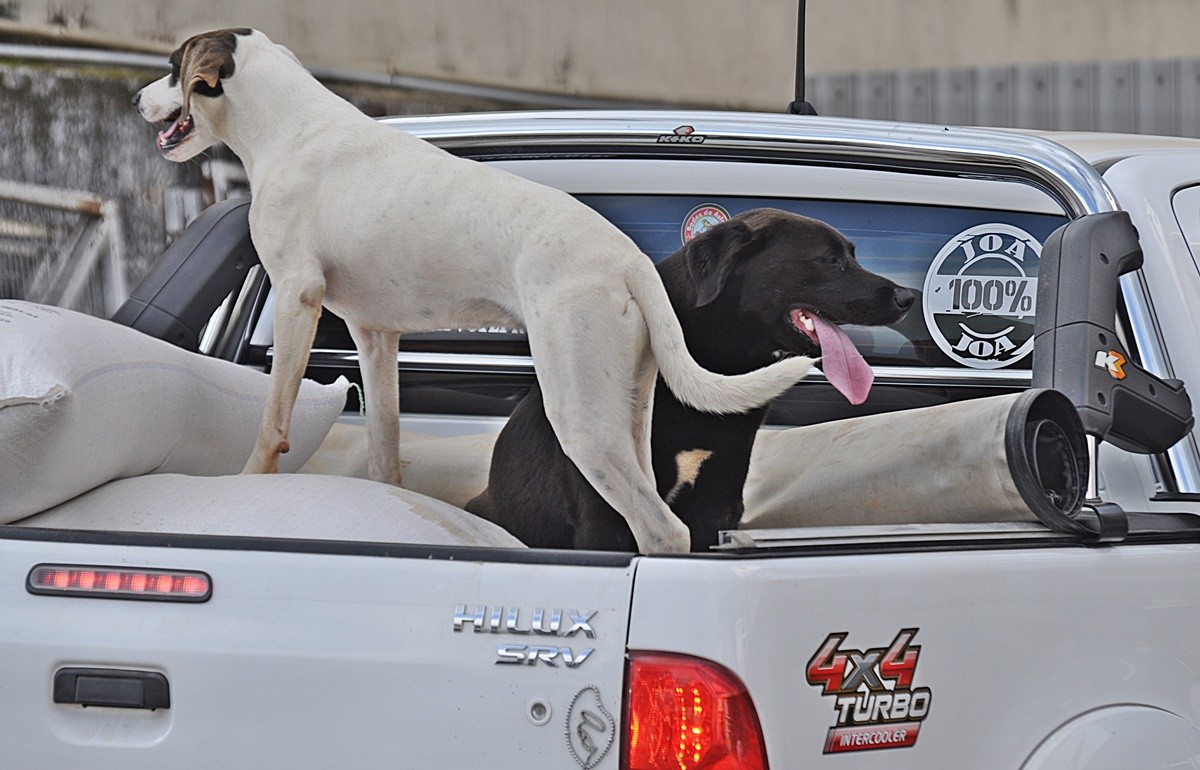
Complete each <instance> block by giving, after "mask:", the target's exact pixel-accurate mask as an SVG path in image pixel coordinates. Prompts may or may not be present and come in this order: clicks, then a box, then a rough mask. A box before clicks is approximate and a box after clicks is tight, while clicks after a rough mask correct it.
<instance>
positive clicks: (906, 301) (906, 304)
mask: <svg viewBox="0 0 1200 770" xmlns="http://www.w3.org/2000/svg"><path fill="white" fill-rule="evenodd" d="M892 301H893V302H895V303H896V307H898V308H900V309H901V310H903V311H904V312H906V313H907V312H908V309H909V308H910V307H912V306H913V303H914V302H916V301H917V295H916V294H913V293H912V292H911V291H909V290H908V289H906V288H904V287H903V286H900V287H897V288H896V290H895V291H893V292H892Z"/></svg>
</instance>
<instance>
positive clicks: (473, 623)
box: [451, 604, 598, 668]
mask: <svg viewBox="0 0 1200 770" xmlns="http://www.w3.org/2000/svg"><path fill="white" fill-rule="evenodd" d="M597 612H598V611H597V610H576V609H556V608H550V609H547V608H544V607H536V608H533V609H532V610H530V609H529V608H524V607H502V606H494V607H487V606H484V605H478V604H477V605H474V606H472V607H470V608H468V607H467V605H465V604H456V605H454V620H453V623H452V626H451V627H452V628H453V629H454V631H455V633H462V632H463V631H464V629H466V627H467V626H470V627H471V628H472V629H473V630H474V632H475V633H477V634H479V633H484V632H490V633H493V634H512V635H515V636H525V637H529V641H531V642H532V644H502V645H500V646H499V647H498V648H497V649H496V663H498V664H521V663H524V664H526V665H529V666H534V665H537V664H542V665H544V666H550V667H552V668H557V667H558V666H559V665H560V664H561V665H563V666H565V667H567V668H578V667H579V666H581V665H583V662H584V661H586V660H587V659H588V658H589V657H590V656H591V654H592V653H593V652H595V649H594V648H592V647H584V648H582V649H579V650H576V649H575V648H574V647H570V646H568V645H563V644H559V643H558V640H557V639H553V640H551V639H546V640H545V641H544V642H541V641H540V640H539V639H538V638H537V637H572V638H573V637H582V638H585V639H595V638H596V631H595V629H593V628H592V618H594V617H596V613H597ZM548 642H553V643H548Z"/></svg>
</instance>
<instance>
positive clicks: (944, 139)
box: [383, 110, 1118, 217]
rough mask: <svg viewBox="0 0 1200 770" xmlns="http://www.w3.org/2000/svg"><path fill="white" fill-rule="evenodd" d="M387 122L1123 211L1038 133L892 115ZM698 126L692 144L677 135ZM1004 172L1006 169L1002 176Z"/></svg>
mask: <svg viewBox="0 0 1200 770" xmlns="http://www.w3.org/2000/svg"><path fill="white" fill-rule="evenodd" d="M383 122H384V123H385V124H387V125H390V126H393V127H395V128H397V129H401V130H404V131H408V132H409V133H412V134H415V135H417V136H420V137H421V138H423V139H426V140H429V141H431V142H433V143H435V144H437V145H439V146H441V147H444V148H447V149H463V148H470V147H476V146H481V147H494V148H497V149H500V148H519V147H535V146H536V147H555V146H562V147H567V146H578V145H586V144H604V145H606V146H619V147H630V148H632V147H642V148H649V147H654V146H659V145H660V144H662V143H660V141H659V140H660V138H664V137H665V138H668V139H667V140H666V143H668V144H671V145H672V146H674V147H680V146H683V147H690V148H692V149H694V150H696V151H697V152H704V153H706V154H708V153H711V152H712V151H713V150H714V149H716V150H718V151H719V150H720V149H728V150H743V151H746V150H751V149H755V148H758V149H770V150H771V151H772V152H778V153H786V154H790V155H792V156H794V157H798V158H801V159H811V160H812V161H814V162H821V163H834V164H839V163H840V164H845V165H860V166H873V165H879V166H890V167H891V168H892V170H895V166H896V165H898V164H899V165H903V166H905V167H907V168H911V169H913V170H914V171H918V172H925V173H949V174H957V175H963V176H970V175H972V174H979V175H982V176H984V177H987V178H1005V177H1011V178H1013V179H1018V180H1022V181H1025V182H1028V183H1032V184H1035V185H1037V186H1039V187H1042V188H1043V189H1045V190H1046V192H1048V193H1049V194H1050V195H1052V196H1054V197H1055V198H1056V199H1057V200H1059V201H1060V202H1061V203H1062V204H1063V206H1064V208H1065V209H1066V210H1067V211H1068V212H1070V214H1071V215H1072V216H1073V217H1078V216H1083V215H1085V214H1094V213H1098V212H1103V211H1114V210H1116V209H1117V208H1118V205H1117V201H1116V197H1115V196H1114V195H1113V193H1112V191H1111V190H1110V189H1109V187H1108V185H1107V183H1105V181H1104V180H1103V179H1102V178H1101V176H1100V174H1099V173H1098V172H1097V171H1096V170H1095V169H1094V168H1092V167H1091V166H1090V165H1089V164H1088V163H1087V161H1085V160H1084V159H1083V158H1082V157H1081V156H1080V155H1078V154H1077V153H1075V152H1074V151H1072V150H1070V149H1068V148H1067V147H1064V146H1063V145H1061V144H1058V143H1057V142H1054V141H1052V140H1050V139H1047V138H1045V137H1042V136H1037V135H1033V134H1025V133H1018V132H1012V131H1004V130H999V129H983V128H964V127H957V126H937V125H925V124H919V123H897V122H891V121H874V120H858V119H845V118H825V117H814V116H804V117H800V116H791V115H782V114H780V115H776V114H769V113H746V112H706V111H683V110H663V111H607V110H594V111H565V110H564V111H554V112H505V113H475V114H469V115H437V116H430V117H420V118H410V117H404V118H387V119H385V120H384V121H383ZM682 126H689V127H691V128H692V129H693V133H692V134H691V136H694V137H703V140H702V141H699V140H698V139H697V140H696V141H695V142H694V143H692V144H682V145H681V144H676V143H674V142H671V141H669V137H671V136H672V135H673V132H674V129H675V128H677V127H682ZM997 169H1001V170H1002V171H1001V172H1000V173H999V174H997Z"/></svg>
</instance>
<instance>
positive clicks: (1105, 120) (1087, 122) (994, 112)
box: [808, 58, 1200, 136]
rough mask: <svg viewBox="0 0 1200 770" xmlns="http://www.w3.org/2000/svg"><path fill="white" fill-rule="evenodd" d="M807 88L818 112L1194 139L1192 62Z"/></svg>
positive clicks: (874, 79) (1038, 68)
mask: <svg viewBox="0 0 1200 770" xmlns="http://www.w3.org/2000/svg"><path fill="white" fill-rule="evenodd" d="M808 88H809V90H808V93H809V94H810V95H811V96H810V101H811V102H812V103H813V106H815V107H816V109H817V112H819V113H821V114H823V115H840V116H846V117H860V118H877V119H885V120H905V121H913V122H918V123H945V124H948V125H981V126H1013V127H1019V128H1048V129H1059V130H1074V131H1119V132H1133V133H1146V134H1162V135H1166V136H1172V135H1177V136H1200V58H1198V59H1174V60H1136V61H1133V60H1131V61H1102V62H1063V63H1057V64H1021V65H1014V66H1011V67H977V68H957V69H937V70H908V71H897V72H891V73H887V72H864V73H857V74H849V75H835V76H815V77H811V78H809V79H808Z"/></svg>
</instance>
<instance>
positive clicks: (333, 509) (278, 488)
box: [17, 474, 524, 548]
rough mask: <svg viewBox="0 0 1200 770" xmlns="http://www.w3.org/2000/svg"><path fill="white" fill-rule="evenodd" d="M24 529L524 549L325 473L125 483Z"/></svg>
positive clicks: (399, 492) (457, 512) (480, 525)
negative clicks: (48, 528)
mask: <svg viewBox="0 0 1200 770" xmlns="http://www.w3.org/2000/svg"><path fill="white" fill-rule="evenodd" d="M17 525H19V526H23V527H50V528H55V529H95V530H108V531H121V532H164V533H180V534H204V535H240V536H246V537H284V538H310V539H319V540H348V541H356V542H384V543H421V544H433V545H469V546H494V547H499V548H522V547H524V546H522V545H521V542H520V541H519V540H517V539H516V538H515V537H513V536H512V535H510V534H508V533H507V532H505V531H504V530H503V529H501V528H500V527H498V526H496V525H495V524H492V523H491V522H489V521H485V520H483V519H481V518H479V517H478V516H474V515H472V514H470V513H467V512H466V511H464V510H462V509H460V508H455V507H454V506H451V505H448V504H446V503H443V502H441V501H439V500H434V499H432V498H429V497H425V496H424V495H419V494H417V493H415V492H410V491H408V490H406V489H400V488H398V487H393V486H389V485H387V484H379V483H376V482H374V481H366V480H363V479H352V478H343V477H338V476H317V475H295V474H292V475H269V476H261V475H245V476H223V477H216V478H214V477H203V476H180V475H176V474H159V475H154V476H140V477H137V478H128V479H119V480H117V481H112V482H109V483H108V484H105V485H104V486H102V487H100V488H98V489H94V490H92V491H90V492H87V493H85V494H83V495H81V496H79V497H77V498H75V499H74V500H70V501H68V502H65V503H63V504H62V505H59V506H56V507H54V508H52V509H50V510H48V511H45V512H43V513H39V514H37V515H35V516H31V517H29V518H26V519H23V520H22V521H20V522H17Z"/></svg>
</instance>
